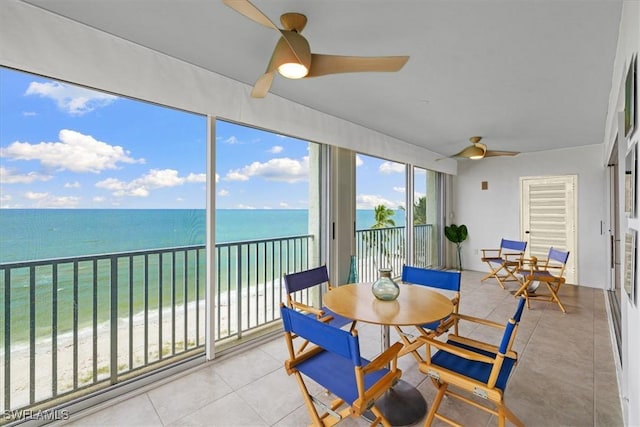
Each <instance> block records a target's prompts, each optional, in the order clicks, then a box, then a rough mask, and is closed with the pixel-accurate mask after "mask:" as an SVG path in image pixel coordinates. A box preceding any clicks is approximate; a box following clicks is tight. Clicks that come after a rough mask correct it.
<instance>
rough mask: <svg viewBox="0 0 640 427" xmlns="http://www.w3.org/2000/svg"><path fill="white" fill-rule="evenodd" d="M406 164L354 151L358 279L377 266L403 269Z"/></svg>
mask: <svg viewBox="0 0 640 427" xmlns="http://www.w3.org/2000/svg"><path fill="white" fill-rule="evenodd" d="M405 167H406V166H405V165H404V164H403V163H397V162H392V161H389V160H384V159H380V158H377V157H371V156H366V155H364V154H357V155H356V209H357V211H356V230H357V231H356V256H357V258H358V265H359V270H358V271H359V273H360V281H364V282H368V281H373V280H375V279H376V278H377V275H378V269H380V268H391V269H392V275H393V276H399V275H400V274H401V273H402V265H403V264H404V263H405V239H406V237H405V193H406V184H405Z"/></svg>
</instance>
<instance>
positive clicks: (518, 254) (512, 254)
mask: <svg viewBox="0 0 640 427" xmlns="http://www.w3.org/2000/svg"><path fill="white" fill-rule="evenodd" d="M502 255H504V258H505V259H507V260H509V259H510V258H516V259H518V260H519V259H521V258H522V257H524V254H523V253H522V252H507V253H503V254H502Z"/></svg>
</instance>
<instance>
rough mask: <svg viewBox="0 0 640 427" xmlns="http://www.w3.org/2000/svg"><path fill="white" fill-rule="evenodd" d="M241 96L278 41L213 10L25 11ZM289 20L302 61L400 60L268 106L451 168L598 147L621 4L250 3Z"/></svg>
mask: <svg viewBox="0 0 640 427" xmlns="http://www.w3.org/2000/svg"><path fill="white" fill-rule="evenodd" d="M24 1H25V2H26V3H30V4H33V5H36V6H39V7H42V8H44V9H48V10H50V11H52V12H55V13H58V14H60V15H63V16H66V17H68V18H71V19H73V20H76V21H79V22H83V23H85V24H87V25H89V26H92V27H95V28H98V29H100V30H103V31H106V32H108V33H111V34H113V35H116V36H119V37H122V38H123V39H126V40H130V41H132V42H135V43H138V44H140V45H143V46H146V47H149V48H151V49H154V50H156V51H159V52H163V53H165V54H167V55H170V56H173V57H176V58H179V59H182V60H184V61H187V62H189V63H192V64H194V65H197V66H199V67H202V68H205V69H208V70H211V71H213V72H216V73H219V74H222V75H224V76H227V77H230V78H232V79H235V80H238V81H241V82H245V83H247V84H250V85H253V83H254V82H255V81H256V79H257V78H258V77H259V76H260V75H261V74H262V73H263V72H264V70H265V68H266V66H267V62H268V61H269V58H270V56H271V52H272V50H273V48H274V46H275V44H276V42H277V40H278V33H277V32H275V31H274V30H271V29H268V28H266V27H263V26H261V25H258V24H256V23H255V22H253V21H250V20H249V19H247V18H245V17H244V16H242V15H240V14H238V13H237V12H235V11H234V10H232V9H230V8H228V7H227V6H225V5H224V4H223V3H222V0H117V1H114V0H24ZM252 3H253V4H254V5H256V6H257V7H258V8H259V9H260V10H262V11H263V12H264V13H265V14H266V15H267V16H269V17H270V18H271V20H272V21H273V22H275V23H279V16H280V15H281V14H282V13H284V12H300V13H303V14H305V15H307V17H308V19H309V22H308V24H307V27H306V28H305V29H304V31H303V35H304V36H305V37H306V38H307V39H308V41H309V43H310V44H311V50H312V52H314V53H326V54H338V55H371V56H375V55H409V56H410V57H411V58H410V59H409V62H408V63H407V65H406V66H405V67H404V68H403V69H402V70H401V71H400V72H398V73H357V74H356V73H353V74H338V75H330V76H324V77H317V78H313V79H302V80H286V79H283V78H282V77H280V76H276V78H275V80H274V83H273V86H272V89H271V94H269V95H267V96H273V94H276V95H278V96H281V97H284V98H287V99H290V100H292V101H295V102H297V103H300V104H304V105H306V106H309V107H311V108H314V109H316V110H319V111H322V112H325V113H328V114H331V115H334V116H338V117H341V118H343V119H346V120H349V121H352V122H354V123H358V124H360V125H363V126H366V127H368V128H371V129H375V130H377V131H379V132H382V133H384V134H387V135H390V136H393V137H396V138H399V139H402V140H405V141H407V142H410V143H412V144H416V145H420V146H424V147H427V148H428V149H430V150H431V151H434V152H436V153H440V154H442V155H451V154H453V153H456V152H457V151H459V150H460V149H462V148H464V147H465V146H467V145H469V142H468V138H469V137H470V136H473V135H481V136H483V137H484V140H483V142H485V143H486V144H487V145H488V146H489V148H490V149H494V150H515V151H521V152H532V151H541V150H549V149H555V148H561V147H575V146H582V145H590V144H599V143H602V142H603V136H604V129H605V120H606V113H607V107H608V100H609V92H610V89H611V82H612V70H613V63H614V55H615V50H616V42H617V35H618V25H619V21H620V14H621V8H622V0H501V1H499V0H467V1H461V0H348V1H347V0H344V1H337V0H302V1H301V0H297V1H296V0H253V1H252Z"/></svg>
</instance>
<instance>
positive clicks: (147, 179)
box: [96, 169, 206, 197]
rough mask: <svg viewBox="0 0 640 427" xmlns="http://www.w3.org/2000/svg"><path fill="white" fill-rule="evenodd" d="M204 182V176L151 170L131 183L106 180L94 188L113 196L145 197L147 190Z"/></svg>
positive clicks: (169, 170) (174, 171) (112, 179)
mask: <svg viewBox="0 0 640 427" xmlns="http://www.w3.org/2000/svg"><path fill="white" fill-rule="evenodd" d="M203 177H204V179H205V180H206V176H205V175H204V174H193V173H191V174H189V175H187V176H186V177H181V176H179V175H178V171H177V170H174V169H151V170H150V171H149V172H148V173H147V174H146V175H143V176H141V177H140V178H136V179H134V180H133V181H130V182H125V181H121V180H119V179H117V178H107V179H105V180H102V181H99V182H97V183H96V187H98V188H104V189H106V190H109V191H111V192H112V194H113V195H114V196H118V197H121V196H131V197H147V196H148V195H149V194H150V191H149V190H154V189H158V188H167V187H176V186H179V185H184V184H186V183H199V182H202V179H203Z"/></svg>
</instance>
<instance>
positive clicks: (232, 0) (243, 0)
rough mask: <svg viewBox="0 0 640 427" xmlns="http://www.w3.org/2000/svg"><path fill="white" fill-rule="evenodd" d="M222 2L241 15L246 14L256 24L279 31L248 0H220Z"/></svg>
mask: <svg viewBox="0 0 640 427" xmlns="http://www.w3.org/2000/svg"><path fill="white" fill-rule="evenodd" d="M222 1H223V2H224V4H226V5H227V6H229V7H230V8H231V9H233V10H235V11H236V12H238V13H239V14H241V15H244V16H246V17H247V18H249V19H251V20H252V21H254V22H257V23H258V24H261V25H264V26H265V27H269V28H273V29H274V30H276V31H278V32H279V31H280V28H278V27H277V26H276V24H274V23H273V22H272V21H271V20H270V19H269V18H268V17H267V15H265V14H264V13H262V12H261V11H260V9H258V8H257V7H255V6H254V5H253V4H251V2H250V1H249V0H222Z"/></svg>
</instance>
